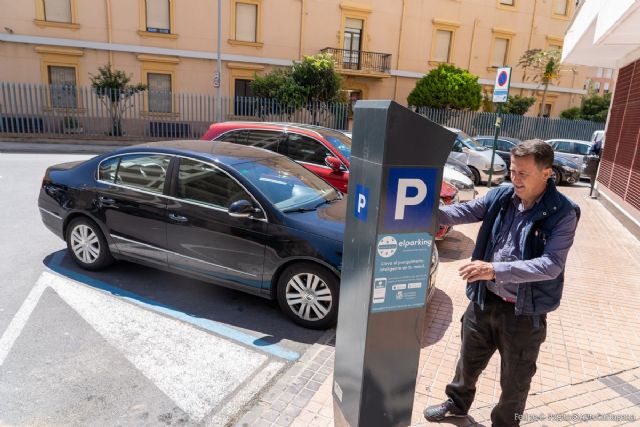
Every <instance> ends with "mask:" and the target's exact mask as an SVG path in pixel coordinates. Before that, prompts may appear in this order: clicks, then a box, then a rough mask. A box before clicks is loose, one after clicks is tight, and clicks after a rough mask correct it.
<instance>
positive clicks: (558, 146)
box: [553, 141, 571, 153]
mask: <svg viewBox="0 0 640 427" xmlns="http://www.w3.org/2000/svg"><path fill="white" fill-rule="evenodd" d="M553 149H554V150H556V151H557V152H558V153H571V143H570V142H569V141H556V142H555V143H554V144H553Z"/></svg>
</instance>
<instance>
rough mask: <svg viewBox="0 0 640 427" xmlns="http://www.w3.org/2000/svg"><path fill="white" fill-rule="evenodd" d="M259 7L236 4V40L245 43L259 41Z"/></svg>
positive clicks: (248, 4) (249, 4)
mask: <svg viewBox="0 0 640 427" xmlns="http://www.w3.org/2000/svg"><path fill="white" fill-rule="evenodd" d="M257 22H258V5H257V4H251V3H240V2H238V3H236V34H235V39H236V40H239V41H245V42H256V41H257Z"/></svg>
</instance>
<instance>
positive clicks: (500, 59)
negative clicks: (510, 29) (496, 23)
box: [491, 37, 511, 67]
mask: <svg viewBox="0 0 640 427" xmlns="http://www.w3.org/2000/svg"><path fill="white" fill-rule="evenodd" d="M510 41H511V40H510V39H506V38H502V37H496V38H495V39H494V42H493V57H492V58H491V66H492V67H502V66H504V65H506V63H507V54H508V53H509V42H510Z"/></svg>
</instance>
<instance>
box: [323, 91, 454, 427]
mask: <svg viewBox="0 0 640 427" xmlns="http://www.w3.org/2000/svg"><path fill="white" fill-rule="evenodd" d="M455 137H456V134H455V133H453V132H450V131H448V130H446V129H445V128H443V127H442V126H439V125H437V124H435V123H433V122H432V121H430V120H428V119H426V118H424V117H422V116H419V115H418V114H415V113H413V112H412V111H410V110H408V109H407V108H405V107H402V106H400V105H399V104H397V103H395V102H392V101H358V102H357V104H356V106H355V117H354V129H353V144H352V151H351V158H350V163H351V164H350V166H351V167H350V177H349V191H348V193H349V196H348V201H347V217H346V224H345V232H344V246H343V258H342V259H343V264H342V271H341V284H340V308H339V311H338V326H337V333H336V334H337V336H336V351H335V366H334V377H333V379H334V381H333V383H332V390H333V401H334V405H333V407H334V423H335V425H336V426H352V427H355V426H363V427H364V426H366V427H378V426H407V425H409V423H410V422H411V414H412V409H413V400H414V397H415V385H416V377H417V374H418V361H419V357H420V349H421V346H422V337H423V325H424V317H425V312H426V299H427V295H428V288H429V286H431V284H430V283H429V277H430V276H429V273H430V268H431V255H432V249H433V244H434V240H433V236H435V234H436V231H437V228H438V222H437V209H438V206H439V194H440V191H439V190H440V186H441V183H442V172H443V167H444V164H445V162H446V159H447V156H448V154H449V153H450V152H451V149H452V147H453V143H454V140H455Z"/></svg>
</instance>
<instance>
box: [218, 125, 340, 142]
mask: <svg viewBox="0 0 640 427" xmlns="http://www.w3.org/2000/svg"><path fill="white" fill-rule="evenodd" d="M214 126H216V127H222V128H228V129H229V130H232V129H239V128H240V129H244V128H247V129H270V130H281V131H284V132H286V131H289V130H292V129H293V130H299V131H302V132H303V133H305V134H307V135H311V136H314V137H316V138H318V137H319V138H322V135H321V134H320V133H319V132H320V131H333V132H340V131H337V130H335V129H331V128H327V127H323V126H314V125H307V124H303V123H291V122H252V121H228V122H221V123H215V124H214Z"/></svg>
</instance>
